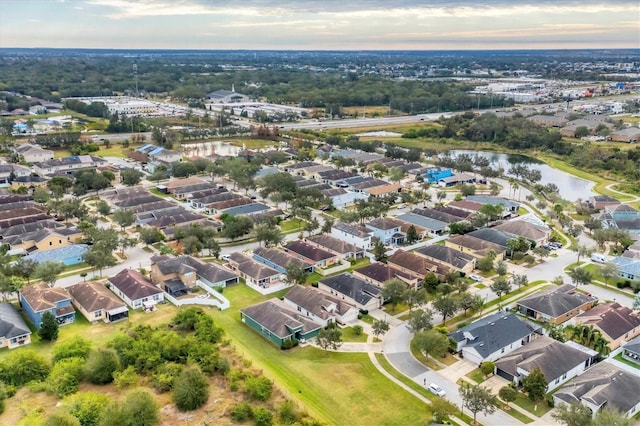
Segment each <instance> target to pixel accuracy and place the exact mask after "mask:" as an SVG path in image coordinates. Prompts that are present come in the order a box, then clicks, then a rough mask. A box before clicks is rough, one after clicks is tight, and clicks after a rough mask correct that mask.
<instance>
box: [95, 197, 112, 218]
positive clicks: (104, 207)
mask: <svg viewBox="0 0 640 426" xmlns="http://www.w3.org/2000/svg"><path fill="white" fill-rule="evenodd" d="M96 210H97V211H98V213H100V214H101V215H102V216H107V215H108V214H109V213H111V206H110V205H109V203H107V202H106V201H104V200H100V201H98V203H97V204H96Z"/></svg>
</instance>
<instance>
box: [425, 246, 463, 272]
mask: <svg viewBox="0 0 640 426" xmlns="http://www.w3.org/2000/svg"><path fill="white" fill-rule="evenodd" d="M414 253H415V254H416V255H419V256H422V257H425V258H427V259H428V260H430V261H432V262H434V263H438V264H440V265H442V266H444V267H446V268H450V269H453V270H455V271H458V272H462V273H464V274H469V273H471V272H472V271H473V270H474V269H475V268H476V258H475V257H473V256H471V255H469V254H466V253H463V252H461V251H458V250H455V249H452V248H450V247H446V246H441V245H438V244H431V245H428V246H424V247H420V248H419V249H417V250H415V251H414Z"/></svg>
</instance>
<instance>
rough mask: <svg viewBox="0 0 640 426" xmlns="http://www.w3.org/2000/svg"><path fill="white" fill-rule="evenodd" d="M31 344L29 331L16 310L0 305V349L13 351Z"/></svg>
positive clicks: (3, 304)
mask: <svg viewBox="0 0 640 426" xmlns="http://www.w3.org/2000/svg"><path fill="white" fill-rule="evenodd" d="M29 343H31V331H30V330H29V327H28V326H27V323H25V322H24V320H23V319H22V317H21V316H20V314H19V313H18V311H17V310H16V308H14V307H13V305H12V304H10V303H1V304H0V348H9V349H14V348H18V347H20V346H23V345H28V344H29Z"/></svg>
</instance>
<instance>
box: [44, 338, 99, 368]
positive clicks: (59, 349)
mask: <svg viewBox="0 0 640 426" xmlns="http://www.w3.org/2000/svg"><path fill="white" fill-rule="evenodd" d="M90 352H91V342H90V341H89V340H87V339H83V338H82V337H74V338H73V339H72V340H69V341H68V342H64V343H57V344H56V345H55V346H54V347H53V362H58V361H60V360H61V359H64V358H76V357H77V358H83V359H87V358H88V357H89V353H90Z"/></svg>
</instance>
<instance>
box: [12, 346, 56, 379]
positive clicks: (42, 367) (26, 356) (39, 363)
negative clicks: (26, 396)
mask: <svg viewBox="0 0 640 426" xmlns="http://www.w3.org/2000/svg"><path fill="white" fill-rule="evenodd" d="M50 370H51V367H50V366H49V363H48V362H47V360H46V359H45V358H44V357H43V356H42V355H40V354H38V353H36V352H35V351H33V350H32V349H20V351H16V352H11V353H9V354H8V355H6V356H5V357H4V359H2V360H1V361H0V381H1V382H4V384H6V385H10V386H15V387H20V386H22V385H24V384H27V383H29V382H31V381H36V382H39V381H43V380H44V379H45V378H46V377H47V376H48V375H49V372H50Z"/></svg>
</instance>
